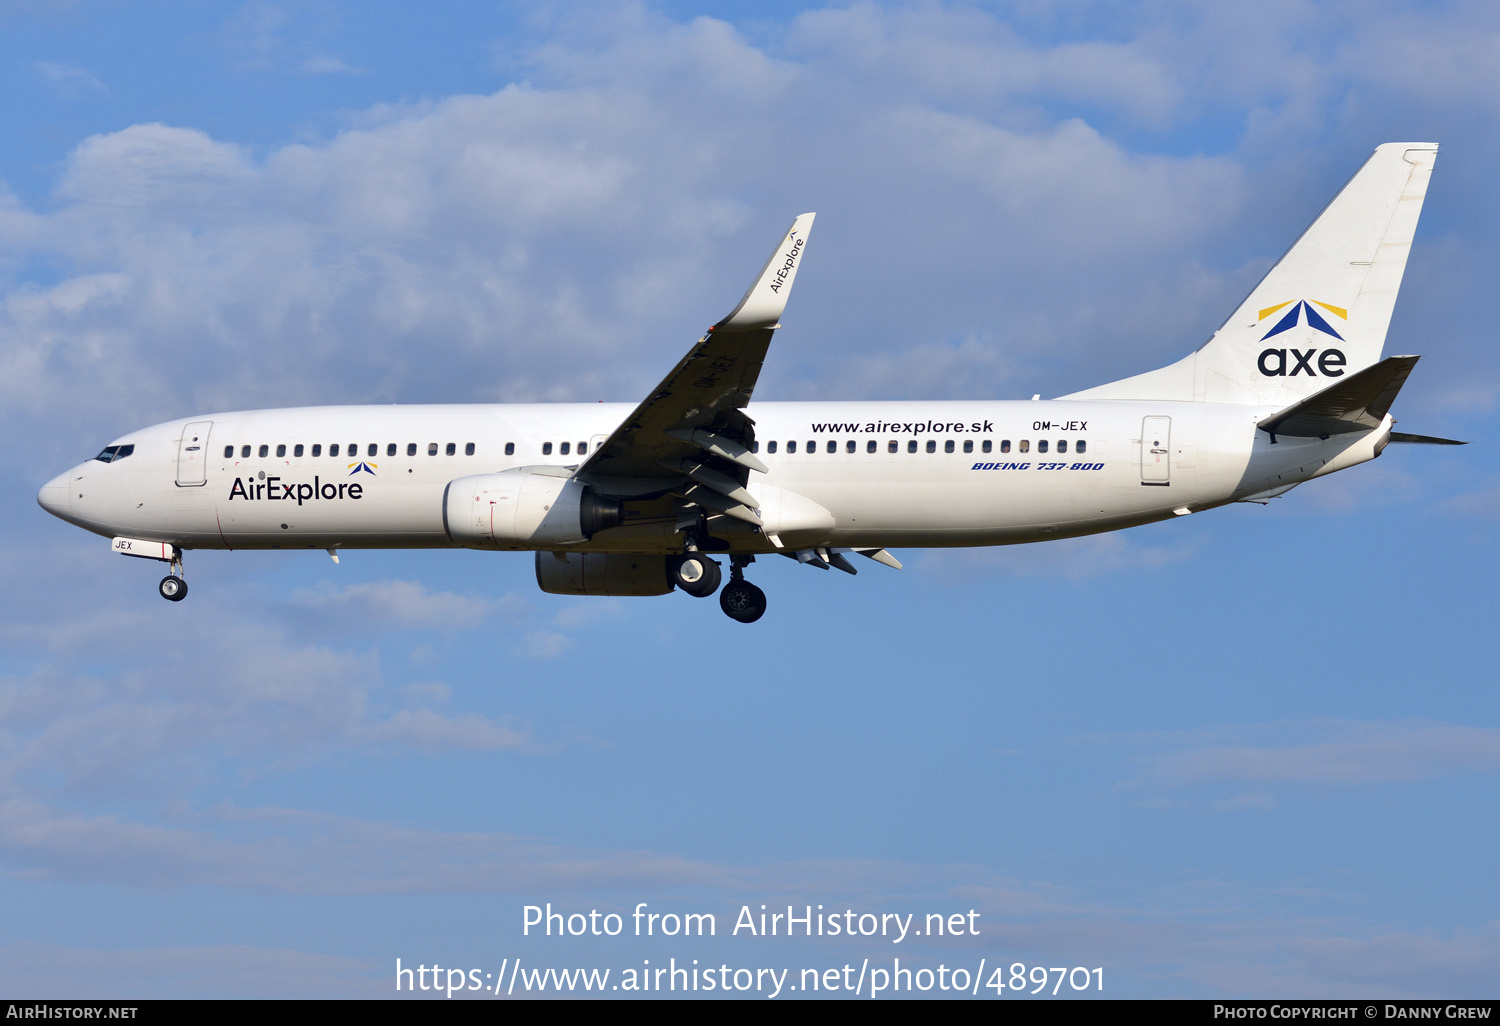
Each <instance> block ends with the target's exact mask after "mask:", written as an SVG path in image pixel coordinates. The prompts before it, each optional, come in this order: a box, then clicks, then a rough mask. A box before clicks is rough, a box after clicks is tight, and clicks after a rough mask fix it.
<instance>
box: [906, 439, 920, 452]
mask: <svg viewBox="0 0 1500 1026" xmlns="http://www.w3.org/2000/svg"><path fill="white" fill-rule="evenodd" d="M906 451H907V452H916V451H917V440H916V439H915V438H913V439H912V440H911V441H909V442H907V443H906Z"/></svg>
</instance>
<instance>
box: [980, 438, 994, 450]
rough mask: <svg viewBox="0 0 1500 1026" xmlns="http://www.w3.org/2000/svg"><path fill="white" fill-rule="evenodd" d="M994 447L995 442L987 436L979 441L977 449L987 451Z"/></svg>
mask: <svg viewBox="0 0 1500 1026" xmlns="http://www.w3.org/2000/svg"><path fill="white" fill-rule="evenodd" d="M994 447H995V443H993V442H991V441H990V440H989V439H988V438H986V439H985V440H984V441H983V442H980V443H979V451H980V452H989V451H990V450H991V449H993V448H994Z"/></svg>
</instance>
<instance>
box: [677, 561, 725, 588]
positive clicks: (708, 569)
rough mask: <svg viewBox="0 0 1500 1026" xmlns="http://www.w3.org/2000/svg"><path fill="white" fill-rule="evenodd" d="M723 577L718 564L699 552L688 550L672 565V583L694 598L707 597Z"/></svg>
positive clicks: (717, 586)
mask: <svg viewBox="0 0 1500 1026" xmlns="http://www.w3.org/2000/svg"><path fill="white" fill-rule="evenodd" d="M723 579H724V574H723V572H722V571H721V570H720V569H719V564H718V563H715V562H714V561H713V560H711V559H709V558H708V557H707V556H705V555H703V554H702V553H701V552H689V553H688V554H687V555H685V556H683V557H682V558H681V559H679V560H678V561H677V562H676V564H675V565H674V566H673V567H672V583H673V584H675V585H677V587H679V588H681V589H682V590H683V591H685V592H687V593H688V594H689V595H691V596H693V597H694V598H708V596H710V595H712V594H713V593H714V592H716V591H718V590H719V582H720V581H722V580H723Z"/></svg>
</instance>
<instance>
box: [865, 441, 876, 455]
mask: <svg viewBox="0 0 1500 1026" xmlns="http://www.w3.org/2000/svg"><path fill="white" fill-rule="evenodd" d="M874 451H875V439H873V438H872V439H870V440H869V441H868V442H866V443H865V452H874Z"/></svg>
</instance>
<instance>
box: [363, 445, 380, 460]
mask: <svg viewBox="0 0 1500 1026" xmlns="http://www.w3.org/2000/svg"><path fill="white" fill-rule="evenodd" d="M365 455H366V456H369V457H371V458H372V459H373V458H374V457H376V456H379V455H380V443H379V442H371V443H370V447H369V448H368V449H366V450H365Z"/></svg>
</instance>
